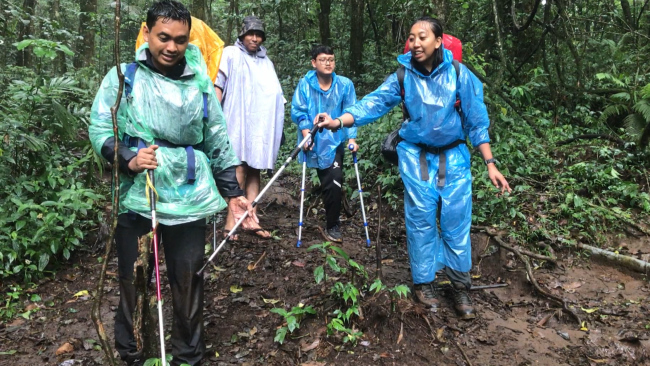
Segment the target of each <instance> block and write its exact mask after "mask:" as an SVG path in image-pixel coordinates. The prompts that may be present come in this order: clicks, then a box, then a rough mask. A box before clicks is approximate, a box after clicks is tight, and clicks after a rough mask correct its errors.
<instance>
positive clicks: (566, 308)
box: [494, 236, 582, 325]
mask: <svg viewBox="0 0 650 366" xmlns="http://www.w3.org/2000/svg"><path fill="white" fill-rule="evenodd" d="M494 240H496V242H497V243H499V245H500V246H501V247H503V248H504V249H507V250H509V251H511V252H513V253H515V255H516V256H517V257H518V258H519V260H521V261H522V262H524V265H525V266H526V273H527V274H528V279H529V280H530V282H531V283H532V284H533V286H535V290H537V292H539V294H540V295H543V296H545V297H548V298H549V299H551V300H554V301H556V302H557V303H559V304H560V305H562V310H563V311H565V312H566V313H568V314H569V315H571V317H573V319H575V320H576V321H577V322H578V325H581V324H582V320H581V319H580V316H578V314H576V313H575V312H574V311H573V310H571V309H570V308H569V306H568V305H567V301H566V300H565V299H563V298H561V297H559V296H555V295H553V294H551V293H548V292H546V291H545V290H543V289H542V287H541V286H540V285H539V283H537V279H536V278H535V276H534V275H533V268H532V267H531V266H530V262H529V261H528V258H526V257H524V255H523V254H522V253H521V252H520V251H519V250H517V249H515V248H513V247H511V246H509V245H507V244H505V242H504V241H503V239H501V237H500V236H495V237H494Z"/></svg>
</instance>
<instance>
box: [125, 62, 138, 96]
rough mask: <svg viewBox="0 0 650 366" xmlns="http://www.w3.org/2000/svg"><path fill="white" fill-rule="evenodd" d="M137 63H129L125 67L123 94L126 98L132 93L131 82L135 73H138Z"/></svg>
mask: <svg viewBox="0 0 650 366" xmlns="http://www.w3.org/2000/svg"><path fill="white" fill-rule="evenodd" d="M138 66H139V65H138V63H137V62H131V63H130V64H128V65H126V70H125V72H124V93H125V96H126V97H127V98H129V97H130V96H131V92H133V82H134V81H135V72H136V71H138Z"/></svg>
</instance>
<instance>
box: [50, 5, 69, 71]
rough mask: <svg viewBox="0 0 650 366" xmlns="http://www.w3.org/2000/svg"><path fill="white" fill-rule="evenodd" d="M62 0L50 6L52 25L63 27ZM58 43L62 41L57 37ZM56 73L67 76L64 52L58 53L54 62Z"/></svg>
mask: <svg viewBox="0 0 650 366" xmlns="http://www.w3.org/2000/svg"><path fill="white" fill-rule="evenodd" d="M60 9H61V0H52V3H51V4H50V20H51V21H52V23H55V24H57V25H58V26H61V12H60ZM55 40H56V41H57V42H60V41H61V38H60V37H59V36H56V39H55ZM54 71H55V72H56V73H58V74H65V72H66V71H67V70H66V65H65V53H63V52H62V51H57V52H56V59H55V60H54Z"/></svg>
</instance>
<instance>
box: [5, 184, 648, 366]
mask: <svg viewBox="0 0 650 366" xmlns="http://www.w3.org/2000/svg"><path fill="white" fill-rule="evenodd" d="M270 197H271V198H270V199H269V200H268V201H267V202H272V203H271V204H269V205H268V206H267V205H266V204H262V205H261V206H260V207H261V208H262V212H261V214H262V217H261V221H262V224H263V225H264V227H265V228H267V229H271V230H274V235H275V236H276V237H277V239H274V240H267V241H262V240H259V239H257V238H255V237H253V236H251V235H249V234H243V235H240V241H239V242H237V243H236V244H234V245H230V246H229V247H227V248H226V249H225V250H224V251H223V252H222V253H221V254H219V256H218V260H217V262H216V263H215V266H214V267H212V268H211V270H210V272H209V273H208V274H207V275H206V281H207V290H206V299H205V302H206V303H205V326H206V340H207V344H208V352H207V356H206V359H205V362H204V365H233V364H241V365H262V364H269V365H301V364H303V365H310V366H316V365H468V364H469V363H468V361H467V360H469V362H471V364H472V365H648V364H650V358H649V357H650V351H649V349H650V340H648V338H649V335H650V329H649V328H650V286H649V285H648V282H647V280H644V278H642V276H639V275H636V274H632V273H629V272H626V271H619V270H617V269H614V268H611V267H608V266H606V265H603V264H598V263H593V262H591V261H589V260H588V259H586V258H583V257H580V256H577V255H576V254H567V253H558V254H559V255H560V257H562V260H561V266H560V268H553V267H550V266H549V265H548V264H542V263H539V262H534V264H536V266H539V267H538V268H536V270H535V276H536V277H537V280H538V281H539V282H540V284H541V286H542V287H544V288H545V289H547V290H548V291H550V292H552V293H554V294H556V295H558V296H561V297H565V298H566V299H568V300H569V301H570V302H571V306H572V307H573V309H574V310H575V311H576V313H578V314H579V315H580V316H581V318H582V319H583V320H584V321H585V323H584V324H577V323H576V322H575V321H574V320H573V319H571V318H569V317H567V316H566V315H562V314H561V313H560V312H559V311H558V307H557V304H555V303H553V302H552V301H549V300H548V299H544V298H540V297H538V296H536V295H535V294H534V293H533V288H532V286H531V285H530V284H529V282H528V281H527V279H526V273H525V271H524V270H523V264H522V263H519V262H517V261H516V260H515V259H514V257H512V256H511V255H510V254H508V253H507V252H505V251H503V250H498V248H497V249H496V250H494V253H493V254H492V255H489V256H486V257H484V258H483V259H479V258H475V260H474V264H475V266H474V272H473V274H474V275H475V276H478V277H477V278H475V280H474V284H475V285H481V284H492V283H507V284H508V287H505V288H499V289H490V290H480V291H474V292H473V293H472V294H473V298H474V301H475V304H476V305H477V307H478V311H479V317H478V318H477V319H476V320H474V321H470V322H463V321H459V320H458V319H457V318H456V317H455V315H454V313H453V310H452V309H451V303H450V302H449V301H448V300H444V301H443V308H442V309H441V310H440V311H439V312H438V313H435V314H434V313H431V312H429V311H427V310H426V309H424V308H423V307H421V306H420V305H418V304H416V303H413V302H412V299H411V298H410V296H409V298H408V299H406V300H401V301H397V302H395V303H393V304H391V302H390V299H389V298H388V296H386V295H381V296H374V297H373V296H372V295H371V294H366V295H365V297H364V298H363V299H362V304H363V307H362V309H363V314H364V319H363V320H362V321H361V320H357V321H356V322H355V326H356V328H358V329H359V330H361V331H362V332H363V333H364V336H363V338H362V339H361V341H360V342H359V343H358V344H357V345H356V346H352V345H350V344H343V343H342V341H341V339H340V337H337V336H327V332H326V327H325V326H326V324H327V321H328V320H330V319H331V317H332V314H333V312H334V310H335V309H336V308H337V306H338V305H337V303H335V302H333V301H332V300H331V298H330V295H329V289H330V287H329V286H330V285H331V284H330V285H328V284H327V283H326V284H323V283H321V284H316V282H315V281H314V275H313V271H314V268H316V267H317V266H319V265H321V264H323V258H322V256H321V255H320V254H319V253H318V252H317V251H307V249H306V248H307V247H309V246H310V245H312V244H318V243H321V242H322V241H323V240H322V238H321V237H320V235H319V233H318V230H316V228H315V226H316V225H317V224H320V221H319V220H316V219H314V217H315V214H314V210H315V212H316V213H318V210H319V209H320V208H319V207H314V208H312V211H311V212H310V214H309V216H308V217H307V219H306V220H305V221H306V223H307V227H306V229H305V235H304V239H303V242H304V244H303V247H302V248H296V247H295V243H296V234H295V229H296V223H297V221H298V218H297V214H298V210H297V209H295V207H293V205H295V202H294V201H293V198H291V195H290V194H289V193H288V192H287V191H286V190H284V189H282V187H279V188H276V189H275V190H274V191H273V193H272V194H271V195H270ZM367 206H368V207H370V208H371V212H370V213H369V214H368V217H369V218H370V219H369V220H370V222H371V225H370V227H371V233H372V234H371V235H372V239H373V241H374V239H375V237H376V225H375V222H376V219H377V212H376V211H377V210H376V207H377V206H376V205H374V204H373V202H369V203H367ZM385 214H386V215H389V217H383V222H385V223H386V224H384V225H382V237H383V238H384V239H383V240H382V243H383V251H382V260H383V274H384V282H385V283H386V284H387V285H388V286H389V287H391V286H394V285H396V284H408V285H410V272H409V266H408V259H407V254H406V248H405V246H404V245H403V243H404V232H403V230H400V229H399V228H400V227H403V224H402V222H401V217H400V215H398V214H390V213H385ZM318 215H320V216H319V217H322V214H320V213H318ZM210 229H211V226H210ZM343 234H344V237H345V238H346V240H345V242H344V243H343V244H342V248H343V249H344V250H345V251H346V252H347V253H348V254H349V255H350V256H351V257H352V258H353V259H354V260H356V261H357V262H359V263H360V264H362V265H364V266H366V268H367V269H368V271H369V272H370V277H371V278H373V277H374V273H375V263H376V258H375V249H374V248H371V249H366V248H365V238H364V236H363V226H362V223H361V219H360V214H357V215H356V216H355V217H352V218H350V219H349V220H348V221H346V222H344V224H343ZM207 235H208V236H207V239H206V240H207V241H208V243H211V235H212V233H211V230H208V232H207ZM472 239H473V243H474V245H475V248H474V252H475V256H478V254H480V253H485V252H491V251H492V250H491V249H490V248H489V247H490V246H492V245H495V243H494V242H493V241H490V242H489V241H488V240H487V238H486V237H485V236H483V235H479V234H476V235H474V236H473V238H472ZM398 243H399V244H398ZM486 244H488V245H487V246H488V248H486ZM641 250H645V251H646V252H648V251H649V250H648V248H647V246H646V247H645V249H643V248H642V249H641ZM262 256H263V258H262V259H261V260H260V258H261V257H262ZM258 260H259V263H258V265H257V266H256V267H255V268H254V269H252V270H249V266H250V265H252V264H254V263H255V262H257V261H258ZM251 267H252V266H251ZM99 268H100V265H99V264H98V261H97V258H96V256H95V255H83V254H78V255H77V256H76V259H75V262H74V265H73V266H71V268H69V269H67V270H65V271H61V272H60V273H58V274H57V276H56V277H55V278H54V279H51V280H49V281H44V282H43V283H41V284H39V286H38V287H37V288H36V289H35V290H34V292H35V293H37V294H39V295H40V297H41V299H42V301H40V302H37V303H36V304H35V305H36V306H38V307H40V310H39V311H37V312H34V313H33V314H32V315H31V318H30V319H29V320H26V319H23V318H17V319H14V320H13V321H11V322H9V323H5V324H2V325H0V340H1V342H0V352H3V353H5V354H2V355H0V365H30V366H31V365H65V366H72V365H101V364H102V352H101V351H99V350H98V349H96V344H95V340H96V339H97V335H96V333H95V330H94V328H93V326H92V323H91V321H90V315H89V312H90V308H91V305H92V298H91V297H90V296H86V295H85V294H83V293H82V294H79V292H80V291H83V290H88V291H89V292H90V293H92V291H93V290H94V288H95V285H96V281H97V276H98V273H99ZM109 271H110V273H109V281H108V283H107V286H106V296H105V303H104V306H103V310H102V313H103V319H104V322H105V323H106V325H107V327H108V328H109V330H110V329H111V328H112V321H113V315H112V314H113V311H114V309H115V307H116V306H117V303H118V298H119V294H118V289H117V282H116V273H115V272H116V263H115V261H112V263H111V265H110V266H109ZM163 271H164V267H163ZM240 289H241V291H239V290H240ZM233 291H235V292H233ZM75 294H76V295H77V296H75ZM163 296H166V297H168V296H169V293H168V292H166V293H165V294H164V295H163ZM264 299H266V300H267V301H266V302H265V301H264ZM271 300H273V301H275V300H280V301H278V302H277V303H275V305H273V304H271V303H270V302H272V301H271ZM267 302H268V303H267ZM299 303H303V304H305V305H312V306H314V308H315V309H316V310H317V314H316V315H315V316H311V317H308V318H306V319H305V320H304V321H303V323H302V325H301V327H300V329H298V330H296V331H295V332H294V334H291V335H287V340H286V341H285V343H284V344H283V345H279V344H278V343H276V342H274V341H273V338H274V336H275V331H276V329H277V327H279V326H280V325H281V324H282V318H281V317H280V316H279V315H277V314H274V313H271V312H270V311H269V310H270V309H271V308H273V307H274V306H275V307H281V306H283V305H284V306H285V308H289V307H291V306H296V305H297V304H299ZM26 305H29V304H26ZM169 311H170V308H169V306H167V307H166V312H167V317H168V316H169ZM552 314H553V315H552ZM551 315H552V316H551ZM544 319H546V320H544ZM542 324H543V325H542ZM166 325H167V326H170V325H171V324H170V322H169V321H168V322H166ZM581 328H583V329H582V330H581ZM111 335H112V334H111ZM66 342H68V343H70V345H72V346H73V349H74V350H73V351H72V352H70V353H65V354H62V355H59V356H56V355H55V352H56V350H57V349H58V348H59V347H61V346H62V345H63V344H65V343H66ZM13 351H15V353H12V352H13ZM217 353H218V356H217ZM463 353H465V356H464V355H463Z"/></svg>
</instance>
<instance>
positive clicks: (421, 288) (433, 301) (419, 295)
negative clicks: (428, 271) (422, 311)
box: [413, 283, 440, 311]
mask: <svg viewBox="0 0 650 366" xmlns="http://www.w3.org/2000/svg"><path fill="white" fill-rule="evenodd" d="M413 293H414V294H415V298H416V299H417V300H418V301H419V302H421V303H422V304H424V305H426V307H428V308H431V310H432V311H437V310H438V307H439V306H440V300H438V290H437V288H436V287H435V286H434V285H433V283H420V284H417V285H414V286H413Z"/></svg>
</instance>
